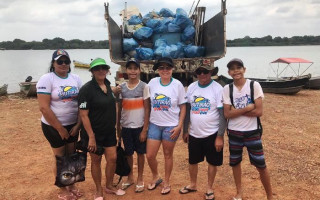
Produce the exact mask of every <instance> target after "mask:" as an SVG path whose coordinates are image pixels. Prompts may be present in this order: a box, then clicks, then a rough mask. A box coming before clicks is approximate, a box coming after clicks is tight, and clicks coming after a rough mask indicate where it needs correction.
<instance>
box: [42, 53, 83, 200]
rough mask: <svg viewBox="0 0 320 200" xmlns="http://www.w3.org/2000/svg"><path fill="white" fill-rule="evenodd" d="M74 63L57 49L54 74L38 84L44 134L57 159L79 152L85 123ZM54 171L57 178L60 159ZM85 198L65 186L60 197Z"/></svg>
mask: <svg viewBox="0 0 320 200" xmlns="http://www.w3.org/2000/svg"><path fill="white" fill-rule="evenodd" d="M70 63H71V60H70V57H69V54H68V53H67V52H66V51H65V50H63V49H58V50H56V51H55V52H54V53H53V55H52V60H51V66H50V70H49V71H50V73H47V74H45V75H43V76H42V77H41V78H40V79H39V81H38V83H37V96H38V102H39V108H40V111H41V113H42V117H41V127H42V131H43V134H44V135H45V137H46V139H47V140H48V142H49V143H50V146H51V148H52V151H53V154H54V156H59V157H61V156H64V155H67V154H72V153H74V152H75V142H76V141H77V140H78V136H79V129H80V124H81V121H80V118H78V107H77V98H78V92H79V89H80V87H81V80H80V78H79V76H77V75H75V74H71V73H70ZM53 168H54V175H55V177H56V174H57V165H56V160H55V162H54V165H53ZM81 196H82V193H81V192H80V191H79V189H77V188H76V187H75V186H74V185H71V186H67V187H61V192H60V193H59V194H58V198H59V199H67V200H73V199H77V197H81Z"/></svg>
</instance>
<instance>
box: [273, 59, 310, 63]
mask: <svg viewBox="0 0 320 200" xmlns="http://www.w3.org/2000/svg"><path fill="white" fill-rule="evenodd" d="M271 63H287V64H290V63H313V62H312V61H309V60H306V59H303V58H278V59H277V60H275V61H272V62H271Z"/></svg>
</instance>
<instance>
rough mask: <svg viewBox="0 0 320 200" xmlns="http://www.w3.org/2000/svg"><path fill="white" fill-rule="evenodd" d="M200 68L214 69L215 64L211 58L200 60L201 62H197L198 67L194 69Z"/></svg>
mask: <svg viewBox="0 0 320 200" xmlns="http://www.w3.org/2000/svg"><path fill="white" fill-rule="evenodd" d="M199 68H204V69H206V70H209V71H210V70H213V69H214V65H213V64H211V62H210V60H206V59H204V60H200V62H199V63H198V64H197V67H196V68H195V69H194V71H197V69H199Z"/></svg>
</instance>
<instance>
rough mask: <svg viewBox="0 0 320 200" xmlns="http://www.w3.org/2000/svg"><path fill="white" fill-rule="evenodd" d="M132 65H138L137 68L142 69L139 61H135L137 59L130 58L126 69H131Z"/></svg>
mask: <svg viewBox="0 0 320 200" xmlns="http://www.w3.org/2000/svg"><path fill="white" fill-rule="evenodd" d="M131 63H134V64H136V65H137V67H139V68H140V62H139V61H138V60H137V59H135V58H130V59H129V60H128V62H127V63H126V68H127V67H129V65H130V64H131Z"/></svg>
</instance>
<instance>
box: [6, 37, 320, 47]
mask: <svg viewBox="0 0 320 200" xmlns="http://www.w3.org/2000/svg"><path fill="white" fill-rule="evenodd" d="M294 45H320V36H307V35H305V36H293V37H291V38H287V37H283V38H282V37H275V38H272V36H270V35H268V36H265V37H262V38H250V37H249V36H246V37H244V38H239V39H234V40H227V46H228V47H243V46H294ZM59 48H61V49H108V48H109V42H108V40H101V41H94V40H90V41H88V40H86V41H82V40H78V39H73V40H68V41H66V40H64V39H62V38H59V37H57V38H54V39H52V40H49V39H43V40H42V42H38V41H32V42H26V41H24V40H20V39H15V40H13V41H5V42H0V49H7V50H28V49H59Z"/></svg>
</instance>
